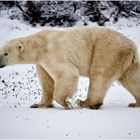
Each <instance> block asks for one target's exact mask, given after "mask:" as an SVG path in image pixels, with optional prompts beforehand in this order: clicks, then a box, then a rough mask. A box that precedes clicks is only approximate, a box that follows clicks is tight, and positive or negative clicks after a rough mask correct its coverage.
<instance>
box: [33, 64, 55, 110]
mask: <svg viewBox="0 0 140 140" xmlns="http://www.w3.org/2000/svg"><path fill="white" fill-rule="evenodd" d="M36 71H37V75H38V78H39V81H40V84H41V91H42V99H41V101H40V102H39V103H38V104H33V105H32V106H31V108H40V107H52V106H53V105H52V100H53V92H54V81H53V79H52V78H51V77H50V76H49V74H48V73H47V71H45V70H44V68H42V67H41V66H40V65H39V64H37V65H36Z"/></svg>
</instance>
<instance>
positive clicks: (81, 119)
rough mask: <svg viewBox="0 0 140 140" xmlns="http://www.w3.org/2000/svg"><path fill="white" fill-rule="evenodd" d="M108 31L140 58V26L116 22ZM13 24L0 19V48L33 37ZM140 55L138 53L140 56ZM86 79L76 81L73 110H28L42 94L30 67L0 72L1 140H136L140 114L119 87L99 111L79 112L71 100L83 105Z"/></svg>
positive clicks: (28, 29)
mask: <svg viewBox="0 0 140 140" xmlns="http://www.w3.org/2000/svg"><path fill="white" fill-rule="evenodd" d="M107 26H109V27H110V26H111V27H112V28H114V29H116V30H118V31H120V32H122V33H124V34H125V35H127V36H128V37H129V38H132V39H133V40H134V41H135V43H136V44H137V46H138V50H139V52H140V24H138V25H137V24H136V20H135V19H134V20H132V19H131V20H124V19H120V21H119V22H118V23H117V24H116V25H111V24H110V23H108V25H107ZM40 29H41V28H40V27H36V28H32V27H31V26H29V25H26V24H25V23H20V22H19V21H16V20H9V19H6V18H0V46H3V44H4V42H5V41H8V40H9V39H12V38H16V37H20V36H25V35H28V34H32V33H35V32H37V31H39V30H40ZM139 54H140V53H139ZM88 82H89V81H88V79H87V78H84V77H81V78H80V81H79V86H78V90H77V93H76V95H75V96H74V98H73V100H71V102H72V103H73V106H74V109H73V110H65V109H63V108H62V107H61V106H59V105H58V104H57V103H55V108H49V109H47V108H41V109H31V108H29V106H30V105H31V104H33V103H35V102H38V101H39V100H40V98H41V93H40V92H41V91H40V87H39V83H38V80H37V77H36V72H35V68H34V66H33V65H16V66H11V67H6V68H3V69H0V139H19V138H22V139H32V138H33V139H41V138H44V139H70V138H71V139H103V138H105V139H109V138H111V139H114V138H115V139H123V138H125V139H129V138H131V139H137V138H140V108H128V104H129V103H131V102H134V101H135V100H134V98H133V97H132V96H131V95H130V94H129V92H127V90H125V89H124V88H123V87H122V86H121V85H120V84H119V83H117V82H114V83H113V84H112V86H111V88H110V89H109V91H108V93H107V96H106V98H105V101H104V105H103V107H102V108H101V109H100V110H90V109H82V108H79V107H77V106H76V104H75V103H74V100H76V99H77V98H81V99H84V98H85V96H86V94H87V90H88Z"/></svg>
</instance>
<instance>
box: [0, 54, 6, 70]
mask: <svg viewBox="0 0 140 140" xmlns="http://www.w3.org/2000/svg"><path fill="white" fill-rule="evenodd" d="M5 66H6V64H5V63H4V60H3V56H0V68H3V67H5Z"/></svg>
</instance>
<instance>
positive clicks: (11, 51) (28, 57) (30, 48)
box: [0, 38, 38, 68]
mask: <svg viewBox="0 0 140 140" xmlns="http://www.w3.org/2000/svg"><path fill="white" fill-rule="evenodd" d="M36 48H37V47H36V45H35V43H34V42H33V41H31V40H29V39H27V38H18V39H14V40H11V41H9V42H8V43H6V44H5V45H4V47H2V48H1V49H0V68H2V67H5V66H9V65H15V64H34V63H36V52H37V50H38V49H36Z"/></svg>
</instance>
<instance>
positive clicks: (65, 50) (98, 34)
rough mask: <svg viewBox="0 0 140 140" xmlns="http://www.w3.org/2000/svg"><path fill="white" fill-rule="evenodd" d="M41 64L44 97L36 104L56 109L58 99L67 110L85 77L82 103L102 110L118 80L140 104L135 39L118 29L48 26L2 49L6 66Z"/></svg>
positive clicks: (2, 62) (38, 67)
mask: <svg viewBox="0 0 140 140" xmlns="http://www.w3.org/2000/svg"><path fill="white" fill-rule="evenodd" d="M14 64H35V65H36V70H37V74H38V78H39V81H40V84H41V87H42V100H41V102H40V103H38V104H34V105H33V106H32V107H51V106H52V101H53V100H56V101H57V102H58V103H59V104H61V105H62V106H63V107H64V108H70V104H69V102H68V101H67V99H68V98H69V97H71V96H72V95H73V94H74V92H75V91H76V87H77V82H78V78H79V76H80V75H81V76H86V77H89V79H90V85H89V91H88V95H87V99H86V100H85V101H79V102H78V104H79V105H80V106H82V107H88V108H93V109H97V108H99V107H100V106H101V105H102V104H103V99H104V97H105V95H106V92H107V90H108V88H109V87H110V85H111V84H112V82H113V81H114V80H118V81H120V83H121V84H122V85H123V86H124V87H125V88H126V89H127V90H128V91H130V93H131V94H132V95H133V96H134V98H135V99H136V103H133V104H130V105H129V106H131V107H135V106H140V71H139V60H138V57H137V49H136V46H135V44H134V43H133V41H131V40H130V39H128V38H126V37H125V36H123V35H122V34H121V33H118V32H116V31H114V30H112V29H108V28H104V27H94V26H87V27H79V28H68V29H54V28H48V29H45V30H42V31H40V32H38V33H36V34H33V35H30V36H27V37H22V38H17V39H14V40H11V41H9V42H8V43H7V44H6V45H5V46H4V47H3V48H2V49H1V50H0V67H5V66H7V65H14Z"/></svg>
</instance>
